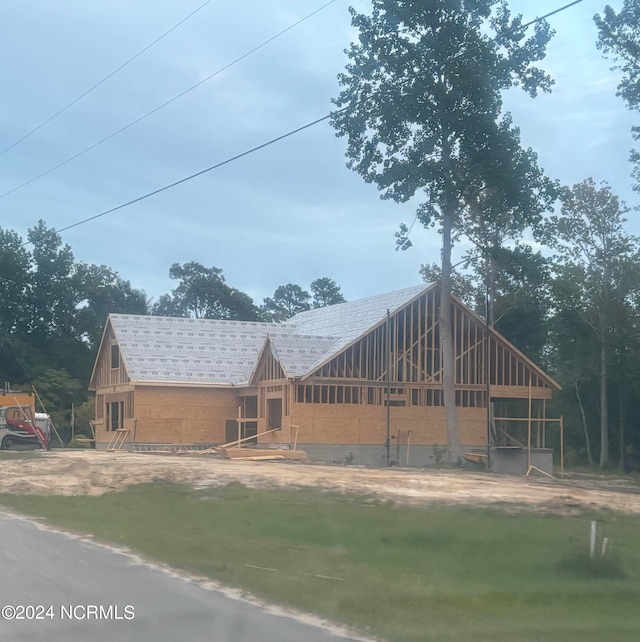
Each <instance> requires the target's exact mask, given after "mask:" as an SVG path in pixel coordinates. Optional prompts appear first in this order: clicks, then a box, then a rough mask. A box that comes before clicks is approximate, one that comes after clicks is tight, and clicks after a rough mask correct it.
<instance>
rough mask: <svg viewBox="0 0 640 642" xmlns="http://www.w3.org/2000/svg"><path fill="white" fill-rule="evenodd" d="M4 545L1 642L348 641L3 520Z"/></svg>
mask: <svg viewBox="0 0 640 642" xmlns="http://www.w3.org/2000/svg"><path fill="white" fill-rule="evenodd" d="M0 543H1V545H0V612H1V613H0V640H1V641H5V640H6V641H11V642H14V641H16V642H18V641H19V642H36V641H38V642H39V641H41V640H46V641H47V642H54V641H55V642H57V641H58V640H61V641H64V642H76V641H77V642H86V641H87V640H91V641H92V642H113V641H114V640H117V641H118V642H129V641H131V642H134V641H135V642H147V641H149V642H165V641H166V642H192V641H193V642H200V641H203V642H204V641H207V642H301V641H302V642H337V641H338V640H342V641H344V640H345V639H348V638H344V637H340V636H339V635H338V634H336V633H334V632H330V631H328V630H326V629H322V628H320V627H316V626H312V625H310V624H306V623H303V622H301V621H299V620H296V619H294V618H291V617H288V616H280V615H277V614H273V613H269V612H267V611H265V610H264V609H262V608H260V607H259V606H256V605H253V604H249V603H247V602H245V601H243V600H239V599H234V598H232V597H229V596H227V595H225V594H224V593H223V592H221V591H216V590H208V589H206V588H203V587H202V586H200V585H198V584H197V583H194V582H190V581H188V580H185V579H182V578H180V577H177V576H173V575H171V574H169V573H166V572H164V571H162V570H161V569H157V568H154V567H153V566H151V565H148V564H146V563H144V562H142V561H139V560H137V559H136V558H134V557H132V556H129V555H125V554H122V553H118V552H117V551H113V550H111V549H109V548H107V547H103V546H100V545H97V544H94V543H92V542H89V541H82V540H81V539H79V538H73V537H72V536H69V535H66V534H64V533H59V532H53V531H49V530H46V529H42V528H39V527H38V526H37V525H35V524H33V523H32V522H29V521H27V520H24V519H21V518H16V517H15V516H12V515H10V514H7V513H2V512H0ZM27 606H28V607H34V608H33V609H32V608H21V607H27ZM49 607H51V608H49ZM100 607H102V610H100ZM125 607H127V608H125ZM20 616H22V617H23V618H24V619H19V618H20Z"/></svg>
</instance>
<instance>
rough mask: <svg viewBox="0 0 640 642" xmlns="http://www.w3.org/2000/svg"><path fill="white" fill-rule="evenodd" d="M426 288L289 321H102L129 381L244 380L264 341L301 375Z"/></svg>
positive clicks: (118, 317) (113, 317) (125, 317)
mask: <svg viewBox="0 0 640 642" xmlns="http://www.w3.org/2000/svg"><path fill="white" fill-rule="evenodd" d="M428 287H430V286H424V285H420V286H416V287H413V288H405V289H403V290H398V291H396V292H390V293H388V294H382V295H377V296H373V297H368V298H366V299H360V300H357V301H350V302H347V303H341V304H338V305H333V306H328V307H326V308H318V309H315V310H309V311H307V312H302V313H300V314H298V315H296V316H295V317H293V318H292V319H290V320H289V321H287V323H260V322H250V321H220V320H215V319H185V318H173V317H155V316H144V315H130V314H110V315H109V319H108V321H107V324H108V326H109V325H110V327H111V329H112V331H113V334H114V336H115V338H116V341H117V343H118V346H119V348H120V354H121V357H122V360H123V362H124V365H125V367H126V369H127V372H128V374H129V378H130V380H131V381H132V382H135V383H164V382H166V383H192V384H194V385H198V384H202V385H207V384H208V385H216V384H217V385H246V384H248V383H249V381H250V379H251V376H252V373H253V371H254V369H255V367H256V366H257V362H258V359H259V356H260V355H261V354H262V351H263V348H264V346H265V342H266V341H267V339H269V340H270V342H271V348H272V350H273V352H274V356H275V357H276V358H277V359H278V360H279V361H280V363H281V365H282V367H283V369H284V371H285V373H286V375H287V376H288V377H301V376H304V375H305V374H308V373H310V372H311V371H313V370H315V369H316V368H317V367H318V365H320V364H322V363H324V362H325V361H326V360H327V359H330V358H332V357H333V356H335V355H336V354H337V353H338V352H339V351H340V350H342V349H343V348H344V347H345V346H347V345H348V344H350V343H352V342H353V341H355V340H356V339H358V338H359V337H361V336H362V335H364V334H365V333H366V332H368V331H369V330H371V329H372V328H373V327H374V326H376V325H377V324H379V323H382V322H383V321H384V319H385V318H386V314H387V310H389V311H390V312H392V313H393V312H394V311H395V310H397V309H398V308H400V307H402V306H403V305H405V304H406V303H408V302H409V301H411V300H412V299H414V298H416V297H417V296H419V295H420V294H421V293H422V292H424V291H425V290H426V289H428ZM106 334H107V333H106V330H105V333H104V335H103V341H104V336H106ZM98 354H100V351H99V352H98ZM92 380H93V377H92Z"/></svg>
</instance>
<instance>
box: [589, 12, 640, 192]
mask: <svg viewBox="0 0 640 642" xmlns="http://www.w3.org/2000/svg"><path fill="white" fill-rule="evenodd" d="M594 19H595V22H596V25H597V27H598V32H599V38H598V47H599V48H600V49H601V50H602V51H603V52H604V54H605V55H607V56H609V57H610V58H612V59H613V61H614V69H618V70H620V71H621V72H622V79H621V81H620V83H619V84H618V96H620V97H621V98H622V99H623V100H624V101H625V102H626V103H627V105H628V107H629V109H634V110H636V111H637V110H640V4H638V2H637V0H624V4H623V6H622V9H621V10H620V11H619V12H617V13H616V12H615V10H614V9H612V8H611V7H610V6H608V5H607V7H605V10H604V13H603V15H596V16H595V18H594ZM632 131H633V137H634V139H635V140H640V125H638V126H635V127H633V129H632ZM631 161H632V162H633V163H634V170H633V174H634V177H635V179H636V189H637V190H640V152H639V151H638V150H632V152H631Z"/></svg>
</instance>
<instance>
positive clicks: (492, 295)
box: [487, 256, 496, 328]
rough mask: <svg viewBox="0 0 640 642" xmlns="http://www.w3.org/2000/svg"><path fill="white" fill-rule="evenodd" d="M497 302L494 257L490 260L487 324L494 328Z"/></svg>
mask: <svg viewBox="0 0 640 642" xmlns="http://www.w3.org/2000/svg"><path fill="white" fill-rule="evenodd" d="M495 300H496V265H495V262H494V260H493V256H491V257H490V258H489V305H488V306H487V307H488V310H487V323H488V324H489V327H490V328H493V324H494V321H495Z"/></svg>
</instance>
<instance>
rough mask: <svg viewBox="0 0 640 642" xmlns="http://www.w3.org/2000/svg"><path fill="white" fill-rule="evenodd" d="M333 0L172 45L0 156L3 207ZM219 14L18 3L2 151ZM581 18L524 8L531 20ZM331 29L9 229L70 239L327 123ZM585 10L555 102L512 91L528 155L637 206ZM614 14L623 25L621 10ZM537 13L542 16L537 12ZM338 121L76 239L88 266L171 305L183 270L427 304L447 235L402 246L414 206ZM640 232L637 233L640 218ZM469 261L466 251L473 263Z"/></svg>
mask: <svg viewBox="0 0 640 642" xmlns="http://www.w3.org/2000/svg"><path fill="white" fill-rule="evenodd" d="M326 1H327V0H271V2H268V3H267V2H263V1H261V0H260V1H257V0H245V2H243V3H242V4H241V5H240V4H238V3H235V2H230V1H229V0H212V1H211V2H209V3H208V4H207V5H206V6H205V7H204V8H202V9H201V10H200V11H198V12H197V13H196V14H195V15H194V16H193V17H191V18H190V19H189V20H187V21H186V22H184V23H183V24H182V25H181V26H180V27H178V28H177V29H175V30H174V31H173V32H172V33H171V34H169V35H168V36H167V37H166V38H164V39H163V40H161V41H160V42H159V43H157V44H156V45H154V46H153V47H151V48H150V49H149V50H147V51H146V52H145V53H144V54H142V55H141V56H140V57H138V58H137V59H136V60H135V61H133V62H132V63H131V64H129V65H128V66H127V67H125V68H124V69H123V70H122V71H120V72H119V73H117V74H116V75H114V76H113V77H112V78H110V79H109V80H107V81H106V82H105V83H103V84H102V85H101V86H100V87H98V88H97V89H96V90H95V91H93V92H91V93H90V94H89V95H87V96H86V97H85V98H84V99H82V100H81V101H79V102H78V103H76V104H75V105H74V106H72V107H71V108H70V109H68V110H67V111H66V112H64V113H63V114H62V115H60V116H59V117H57V118H55V119H54V120H52V121H51V122H50V123H48V124H47V125H46V126H44V127H42V128H41V129H40V130H39V131H37V132H36V133H34V134H33V135H31V136H30V137H28V138H27V139H25V140H24V141H23V142H21V143H19V144H18V145H16V146H15V147H13V148H12V149H10V150H9V151H7V152H6V153H4V154H2V155H0V194H5V193H6V192H8V191H9V190H12V189H13V188H15V187H17V186H19V185H21V184H22V183H25V182H26V181H28V180H30V179H31V178H33V177H35V176H36V175H38V174H40V173H42V172H44V171H46V170H48V169H49V168H51V167H53V166H55V165H57V164H58V163H60V162H62V161H64V160H66V159H67V158H69V157H71V156H73V155H74V154H76V153H78V152H80V151H82V150H83V149H85V148H86V147H88V146H90V145H92V144H94V143H96V142H97V141H99V140H101V139H102V138H104V137H105V136H108V135H110V134H111V133H112V132H114V131H116V130H118V129H119V128H121V127H123V126H125V125H127V124H128V123H130V122H131V121H133V120H135V119H137V118H139V117H140V116H142V115H144V114H145V113H147V112H149V111H151V110H152V109H154V108H156V107H157V106H158V105H160V104H162V103H164V102H166V101H168V100H170V99H171V98H173V97H174V96H176V95H177V94H179V93H180V92H182V91H184V90H185V89H188V88H189V87H191V86H192V85H194V84H196V83H197V82H199V81H201V80H203V79H204V78H206V77H207V76H209V75H210V74H212V73H214V72H215V71H217V70H218V69H220V68H222V67H224V66H225V65H227V64H229V63H230V62H232V61H233V60H235V59H236V58H238V57H239V56H242V55H243V54H245V53H246V52H248V51H249V50H251V49H253V48H254V47H256V46H257V45H259V44H260V43H262V42H263V41H265V40H267V39H268V38H270V37H272V36H274V35H275V34H276V33H278V32H280V31H282V30H283V29H285V28H287V27H288V26H290V25H292V24H293V23H295V22H296V21H297V20H299V19H300V18H302V17H304V16H305V15H307V14H309V13H311V12H312V11H314V10H315V9H317V8H318V7H320V6H321V5H322V4H324V2H326ZM203 2H204V0H181V1H180V2H178V1H174V2H168V1H166V0H92V1H91V2H87V1H86V0H57V1H56V2H51V1H50V0H21V1H20V2H13V3H3V7H2V9H1V10H0V11H1V15H2V25H3V36H2V38H1V39H0V53H1V55H2V60H4V61H5V63H4V65H3V69H2V76H3V78H2V84H3V101H2V102H1V103H0V150H1V149H4V148H5V147H7V146H8V145H10V144H11V143H13V142H14V141H15V140H17V139H18V138H20V137H21V136H23V135H24V134H26V133H27V132H29V131H30V130H31V129H33V128H34V127H36V126H37V125H39V124H40V123H41V122H42V121H44V120H45V119H47V118H48V117H49V116H51V115H52V114H53V113H54V112H56V111H57V110H59V109H61V108H62V107H64V106H65V105H66V104H67V103H69V102H70V101H71V100H73V99H74V98H76V97H77V96H78V95H80V94H81V93H82V92H84V91H85V90H86V89H88V88H89V87H91V86H92V85H93V84H95V83H96V82H98V81H99V80H100V79H102V78H103V77H105V76H106V75H107V74H109V73H110V72H112V71H113V70H114V69H115V68H116V67H118V66H119V65H121V64H122V63H123V62H124V61H126V60H127V59H129V58H130V57H131V56H133V55H134V54H136V53H137V52H138V51H140V50H141V49H142V48H143V47H145V46H146V45H148V44H149V43H150V42H152V41H153V40H154V39H156V38H157V37H158V36H160V35H161V34H163V33H164V32H165V31H167V30H168V29H170V28H171V27H173V26H174V25H175V24H176V23H178V22H179V21H180V20H182V19H183V18H184V17H185V16H186V15H188V14H189V13H190V12H191V11H193V10H194V9H196V8H197V7H199V6H200V5H202V4H203ZM566 2H567V0H564V1H563V0H537V1H536V2H535V3H532V2H527V1H525V0H512V1H511V2H510V6H511V8H512V9H513V10H514V11H516V12H521V13H522V14H523V15H524V18H525V19H526V20H530V19H533V18H535V17H536V16H538V15H541V14H544V13H547V12H549V11H552V10H553V9H556V8H558V7H560V6H562V5H563V4H566ZM349 4H352V5H353V6H354V7H355V8H356V9H358V10H359V11H367V10H368V8H369V3H368V2H366V1H365V0H335V1H334V2H333V3H331V4H330V5H329V6H327V7H326V8H324V9H322V10H321V11H320V12H319V13H318V14H316V15H315V16H313V17H311V18H309V19H308V20H306V21H305V22H304V23H302V24H300V25H298V26H296V27H295V28H293V29H291V30H290V31H288V32H287V33H286V34H284V35H283V36H281V37H279V38H277V39H275V40H274V41H273V42H271V43H270V44H268V45H267V46H265V47H264V48H262V49H260V50H259V51H257V52H255V53H253V54H252V55H250V56H248V57H246V58H245V59H244V60H242V61H240V62H238V63H237V64H235V65H233V66H231V67H230V68H228V69H227V70H226V71H223V72H222V73H220V74H218V75H216V76H215V77H214V78H212V79H211V80H209V81H207V82H205V83H203V84H202V85H201V86H200V87H198V88H197V89H195V90H194V91H192V92H190V93H189V94H187V95H186V96H184V97H183V98H181V99H179V100H176V101H175V102H173V103H172V104H171V105H169V106H167V107H166V108H164V109H162V110H160V111H158V112H157V113H155V114H153V115H152V116H150V117H149V118H146V119H145V120H144V121H143V122H140V123H139V124H137V125H135V126H133V127H131V128H129V129H127V131H125V132H123V133H122V134H120V135H118V136H115V137H113V138H112V139H110V140H109V141H107V142H106V143H104V144H102V145H100V146H98V147H96V148H95V149H93V150H92V151H90V152H88V153H86V154H84V155H83V156H82V157H80V158H78V159H76V160H75V161H72V162H70V163H68V164H66V165H65V166H64V167H61V168H60V169H57V170H55V171H53V172H51V173H49V174H48V175H46V176H44V177H42V178H40V179H38V180H36V181H34V182H32V183H30V184H29V185H26V186H25V187H23V188H21V189H18V190H16V191H14V192H12V193H11V194H8V195H6V196H1V197H0V227H3V228H9V229H13V230H15V231H16V232H18V233H19V234H21V235H22V236H23V237H25V238H26V232H27V230H28V229H29V228H31V227H33V226H34V225H35V224H36V223H37V222H38V220H39V219H44V220H45V221H46V223H47V225H48V226H50V227H55V228H56V229H60V228H62V227H66V226H67V225H71V224H73V223H75V222H77V221H79V220H81V219H84V218H87V217H89V216H93V215H95V214H98V213H100V212H102V211H104V210H107V209H109V208H112V207H115V206H117V205H119V204H121V203H124V202H126V201H129V200H131V199H134V198H136V197H138V196H141V195H143V194H145V193H147V192H150V191H152V190H155V189H157V188H160V187H162V186H164V185H166V184H168V183H171V182H173V181H176V180H179V179H181V178H183V177H185V176H188V175H190V174H192V173H195V172H197V171H200V170H202V169H204V168H205V167H208V166H211V165H213V164H215V163H218V162H220V161H223V160H225V159H227V158H229V157H231V156H234V155H236V154H238V153H241V152H243V151H245V150H247V149H250V148H252V147H254V146H256V145H259V144H262V143H264V142H266V141H268V140H270V139H272V138H274V137H276V136H280V135H282V134H284V133H286V132H287V131H290V130H292V129H294V128H296V127H299V126H302V125H304V124H306V123H308V122H310V121H312V120H315V119H316V118H320V117H322V116H325V115H326V114H328V113H329V112H330V111H331V109H332V104H331V99H332V98H333V97H335V96H336V95H337V93H338V84H337V75H338V74H339V73H340V72H341V71H342V70H343V68H344V66H345V63H346V62H347V58H346V55H345V53H344V49H345V48H346V47H347V46H348V45H349V42H350V41H351V40H352V39H353V38H354V36H355V32H354V31H353V30H352V28H351V26H350V16H349V13H348V6H349ZM605 4H606V2H605V0H595V1H594V0H584V1H583V2H582V3H581V4H579V5H577V6H574V7H572V8H570V9H568V10H566V11H564V12H563V13H561V14H559V15H556V16H554V17H552V18H551V19H550V22H551V24H552V27H553V28H554V29H555V30H556V35H555V37H554V38H553V40H552V42H551V43H550V45H549V48H548V55H547V58H546V60H545V61H544V62H543V65H542V66H543V67H544V68H545V69H546V70H547V71H548V72H549V73H550V74H551V75H552V76H553V78H554V80H555V86H554V88H553V92H552V93H551V94H549V95H541V96H539V97H538V98H536V99H535V100H531V99H530V98H529V97H528V96H526V94H524V92H521V91H517V90H514V91H511V92H510V93H509V94H508V95H507V96H506V97H505V106H506V108H507V109H508V110H509V111H511V113H512V114H513V118H514V122H515V124H516V125H518V126H519V127H520V129H521V134H522V139H523V143H524V144H525V145H526V146H530V147H532V148H533V149H534V150H535V151H536V152H537V154H538V157H539V161H540V164H541V166H542V167H543V168H544V169H545V170H546V172H547V173H548V175H549V176H550V177H552V178H554V179H559V180H560V181H562V182H563V183H564V184H568V185H571V184H574V183H577V182H580V181H582V180H584V179H585V178H587V177H589V176H591V177H593V178H594V179H595V180H596V181H597V182H600V181H607V182H608V183H609V184H610V185H611V187H612V189H613V191H614V192H615V193H617V194H618V195H619V196H620V197H621V198H623V199H625V200H626V201H627V202H628V203H629V204H630V205H637V204H638V195H637V194H636V193H635V192H633V191H632V181H631V177H630V173H631V166H630V163H629V162H628V157H629V151H630V149H631V147H632V139H631V133H630V129H631V126H632V125H634V124H638V120H640V115H638V114H637V113H636V114H634V113H632V112H630V111H628V110H627V109H626V106H625V104H624V103H623V101H622V100H621V99H620V98H618V97H616V95H615V93H616V85H617V83H618V77H617V75H616V74H615V73H613V72H611V71H610V66H611V62H610V61H607V60H605V59H603V57H602V55H601V53H600V52H599V51H598V50H597V49H596V46H595V42H596V38H597V35H596V29H595V25H594V23H593V15H594V14H596V13H600V12H602V10H603V9H604V5H605ZM609 4H610V5H611V6H612V7H613V8H614V9H616V10H618V9H619V8H620V7H621V5H622V0H614V1H612V2H609ZM532 6H535V13H532ZM345 149H346V142H345V141H344V140H342V139H339V138H337V137H336V136H335V133H334V131H333V130H332V129H331V127H330V126H329V124H328V123H327V122H324V123H321V124H319V125H316V126H314V127H312V128H309V129H307V130H305V131H303V132H301V133H299V134H296V135H295V136H292V137H290V138H287V139H286V140H284V141H281V142H279V143H276V144H274V145H271V146H269V147H268V148H266V149H263V150H261V151H258V152H256V153H254V154H251V155H249V156H247V157H245V158H242V159H240V160H238V161H235V162H233V163H230V164H228V165H225V166H224V167H222V168H220V169H218V170H214V171H213V172H210V173H208V174H206V175H204V176H201V177H199V178H196V179H194V180H192V181H189V182H187V183H185V184H182V185H180V186H178V187H176V188H174V189H171V190H169V191H166V192H164V193H162V194H159V195H157V196H154V197H151V198H149V199H147V200H145V201H143V202H140V203H137V204H135V205H132V206H130V207H127V208H125V209H122V210H119V211H117V212H114V213H113V214H110V215H108V216H104V217H102V218H99V219H97V220H95V221H92V222H90V223H87V224H85V225H81V226H79V227H76V228H74V229H72V230H68V231H66V232H63V233H62V238H63V240H64V241H65V242H66V243H68V244H69V245H70V246H71V247H72V250H73V252H74V255H75V257H76V259H77V260H79V261H84V262H87V263H96V264H105V265H108V266H109V267H111V268H112V269H114V270H116V271H117V272H119V273H120V275H121V276H122V277H124V278H125V279H128V280H130V281H131V283H132V285H133V286H134V287H137V288H141V289H143V290H145V291H146V292H147V294H148V295H149V296H150V297H152V299H154V300H155V299H157V298H158V297H159V296H160V295H162V294H164V293H166V292H169V291H170V290H171V289H172V287H175V285H176V283H175V282H172V281H171V280H170V279H169V276H168V272H169V267H170V266H171V264H173V263H185V262H188V261H197V262H199V263H202V264H204V265H205V266H208V267H211V266H216V267H218V268H222V269H223V270H224V276H225V278H226V280H227V282H228V283H229V284H230V285H232V286H233V287H236V288H238V289H240V290H242V291H244V292H247V293H248V294H250V295H251V296H252V297H253V298H254V300H256V302H257V303H260V302H261V301H262V299H263V298H264V297H266V296H271V295H272V294H273V291H274V290H275V288H276V287H277V286H278V285H281V284H285V283H298V284H300V285H302V286H303V287H306V288H308V286H309V283H310V282H311V281H313V280H314V279H316V278H319V277H323V276H328V277H330V278H333V279H335V280H336V282H337V283H338V284H339V285H340V286H341V288H342V291H343V293H344V295H345V297H346V298H347V299H349V300H350V299H356V298H360V297H364V296H369V295H374V294H378V293H381V292H385V291H390V290H394V289H400V288H404V287H409V286H412V285H416V284H418V283H419V282H420V276H419V273H418V270H419V267H420V265H421V264H422V263H431V262H437V261H438V260H439V248H440V238H439V236H438V233H437V231H436V230H433V229H432V230H423V229H421V228H419V226H416V227H415V228H414V230H413V232H412V237H411V238H412V241H413V244H414V246H413V248H411V249H410V250H408V251H406V252H397V251H396V250H395V238H394V234H395V232H396V231H397V230H398V226H399V224H400V223H402V222H406V223H411V221H412V220H413V217H414V206H412V205H411V204H405V205H398V204H395V203H392V202H388V201H382V200H380V198H379V193H378V191H377V189H376V188H375V186H373V185H370V184H366V183H364V181H363V180H362V179H361V178H360V177H359V176H358V175H357V174H355V173H354V172H352V171H350V170H348V169H347V168H346V165H345V156H344V153H345ZM629 218H630V221H629V231H630V232H632V233H634V234H640V222H637V221H634V220H633V217H632V216H630V217H629ZM464 249H465V246H464V244H462V245H459V246H458V248H457V250H456V251H457V252H458V255H459V254H460V253H461V252H462V251H463V250H464Z"/></svg>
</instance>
